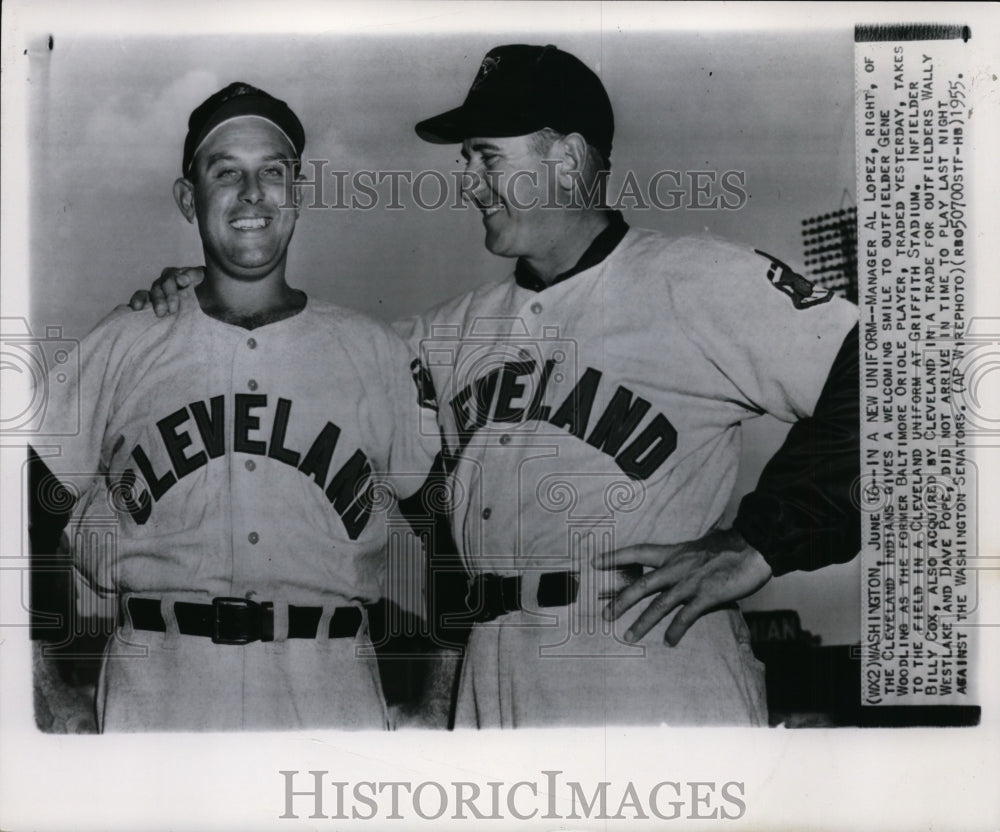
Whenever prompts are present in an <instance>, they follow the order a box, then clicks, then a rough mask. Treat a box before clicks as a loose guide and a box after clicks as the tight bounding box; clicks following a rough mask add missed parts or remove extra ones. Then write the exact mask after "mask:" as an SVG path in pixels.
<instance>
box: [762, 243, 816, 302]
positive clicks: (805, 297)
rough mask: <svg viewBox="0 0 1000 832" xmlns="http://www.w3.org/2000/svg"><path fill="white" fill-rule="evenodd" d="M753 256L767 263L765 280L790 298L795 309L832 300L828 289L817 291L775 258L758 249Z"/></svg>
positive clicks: (789, 267)
mask: <svg viewBox="0 0 1000 832" xmlns="http://www.w3.org/2000/svg"><path fill="white" fill-rule="evenodd" d="M754 254H759V255H760V256H761V257H763V258H765V259H766V260H768V261H769V266H768V269H767V279H768V280H769V281H770V282H771V285H772V286H774V287H775V288H776V289H777V290H778V291H780V292H782V293H784V294H786V295H788V297H789V298H791V301H792V305H793V306H794V307H795V308H796V309H808V308H809V307H811V306H818V305H819V304H821V303H826V302H827V301H829V300H831V299H832V298H833V292H831V291H830V290H829V289H817V288H816V287H815V286H813V284H812V283H810V282H809V281H808V280H806V279H805V278H804V277H803V276H802V275H800V274H799V273H798V272H796V271H795V270H794V269H793V268H792V267H791V266H789V265H788V264H787V263H782V262H781V261H780V260H779V259H778V258H777V257H772V256H771V255H770V254H768V253H767V252H764V251H760V250H759V249H756V248H755V249H754Z"/></svg>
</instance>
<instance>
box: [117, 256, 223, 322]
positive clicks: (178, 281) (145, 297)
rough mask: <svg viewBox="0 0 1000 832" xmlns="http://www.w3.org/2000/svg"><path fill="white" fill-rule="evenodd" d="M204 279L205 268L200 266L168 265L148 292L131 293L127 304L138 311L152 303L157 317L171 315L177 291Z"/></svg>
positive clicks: (142, 290)
mask: <svg viewBox="0 0 1000 832" xmlns="http://www.w3.org/2000/svg"><path fill="white" fill-rule="evenodd" d="M204 279H205V269H203V268H202V267H201V266H185V267H183V268H180V269H177V268H174V267H173V266H169V267H167V268H166V269H164V270H163V271H162V272H161V273H160V276H159V277H158V278H157V279H156V280H155V281H154V282H153V285H152V286H150V287H149V291H148V292H147V291H146V290H145V289H140V290H139V291H138V292H136V293H135V294H134V295H132V299H131V300H130V301H129V302H128V305H129V306H131V307H132V308H133V309H134V310H135V311H136V312H138V311H139V310H140V309H145V308H146V305H147V304H149V303H152V304H153V312H155V313H156V317H157V318H162V317H163V316H164V315H173V314H174V313H175V312H176V311H177V307H178V305H179V304H180V301H179V300H178V298H177V293H178V292H179V291H180V290H181V289H186V288H187V287H188V286H196V285H197V284H199V283H201V281H202V280H204Z"/></svg>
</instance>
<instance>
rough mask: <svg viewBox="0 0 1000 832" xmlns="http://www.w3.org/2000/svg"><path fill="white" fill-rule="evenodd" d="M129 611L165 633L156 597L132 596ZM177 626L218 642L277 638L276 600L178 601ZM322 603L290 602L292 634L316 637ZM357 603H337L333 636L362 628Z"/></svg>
mask: <svg viewBox="0 0 1000 832" xmlns="http://www.w3.org/2000/svg"><path fill="white" fill-rule="evenodd" d="M127 606H128V614H129V617H130V618H131V620H132V626H133V627H135V628H136V629H138V630H152V631H153V632H157V633H163V632H166V630H167V625H166V622H165V621H164V620H163V615H162V613H161V612H160V601H159V600H158V599H156V598H129V599H128V602H127ZM174 616H175V617H176V619H177V629H178V630H179V631H180V632H181V633H182V634H183V635H186V636H205V637H207V638H211V639H212V642H213V643H214V644H250V643H251V642H253V641H274V604H273V603H272V602H270V601H264V602H257V601H251V600H249V599H247V598H213V599H212V603H211V604H195V603H190V602H188V601H175V602H174ZM322 617H323V608H322V607H296V606H293V605H292V604H289V605H288V638H316V633H317V631H318V629H319V620H320V618H322ZM362 620H363V616H362V613H361V610H360V609H358V608H357V607H337V609H336V610H334V613H333V616H332V617H331V618H330V630H329V637H330V638H351V637H353V636H355V635H357V632H358V630H359V629H360V628H361V623H362Z"/></svg>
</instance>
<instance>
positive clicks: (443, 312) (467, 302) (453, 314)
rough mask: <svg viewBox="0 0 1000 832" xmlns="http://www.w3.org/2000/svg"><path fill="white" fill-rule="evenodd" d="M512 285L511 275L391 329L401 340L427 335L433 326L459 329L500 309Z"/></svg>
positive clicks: (442, 303)
mask: <svg viewBox="0 0 1000 832" xmlns="http://www.w3.org/2000/svg"><path fill="white" fill-rule="evenodd" d="M515 285H516V284H515V283H514V278H513V276H512V275H511V276H507V277H504V278H501V279H500V280H492V281H490V282H488V283H484V284H482V285H481V286H477V287H476V288H475V289H472V290H471V291H469V292H464V293H462V294H461V295H456V296H454V297H451V298H449V299H448V300H446V301H443V302H441V303H438V304H437V305H435V306H432V307H431V308H430V309H427V310H425V311H424V312H421V313H420V314H418V315H413V316H412V317H409V318H403V319H401V320H399V321H396V322H394V323H393V328H394V329H395V330H396V331H397V332H398V333H400V334H401V335H402V336H403V337H404V338H414V337H418V338H419V337H422V336H425V335H429V334H430V330H431V327H432V326H435V325H442V326H447V325H455V326H461V325H463V324H464V323H465V321H466V320H467V319H468V317H469V316H470V315H476V314H479V313H481V312H483V311H485V310H490V309H496V308H500V307H501V305H502V304H503V302H504V300H505V299H506V298H507V297H508V295H509V294H510V292H512V291H513V289H514V286H515Z"/></svg>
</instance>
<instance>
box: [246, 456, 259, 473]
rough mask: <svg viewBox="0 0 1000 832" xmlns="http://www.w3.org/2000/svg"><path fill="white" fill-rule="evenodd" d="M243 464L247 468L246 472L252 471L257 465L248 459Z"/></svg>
mask: <svg viewBox="0 0 1000 832" xmlns="http://www.w3.org/2000/svg"><path fill="white" fill-rule="evenodd" d="M243 464H244V465H245V466H246V467H247V470H248V471H253V470H254V469H255V468H256V467H257V463H256V462H254V461H253V460H252V459H248V460H247V461H246V462H244V463H243Z"/></svg>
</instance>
